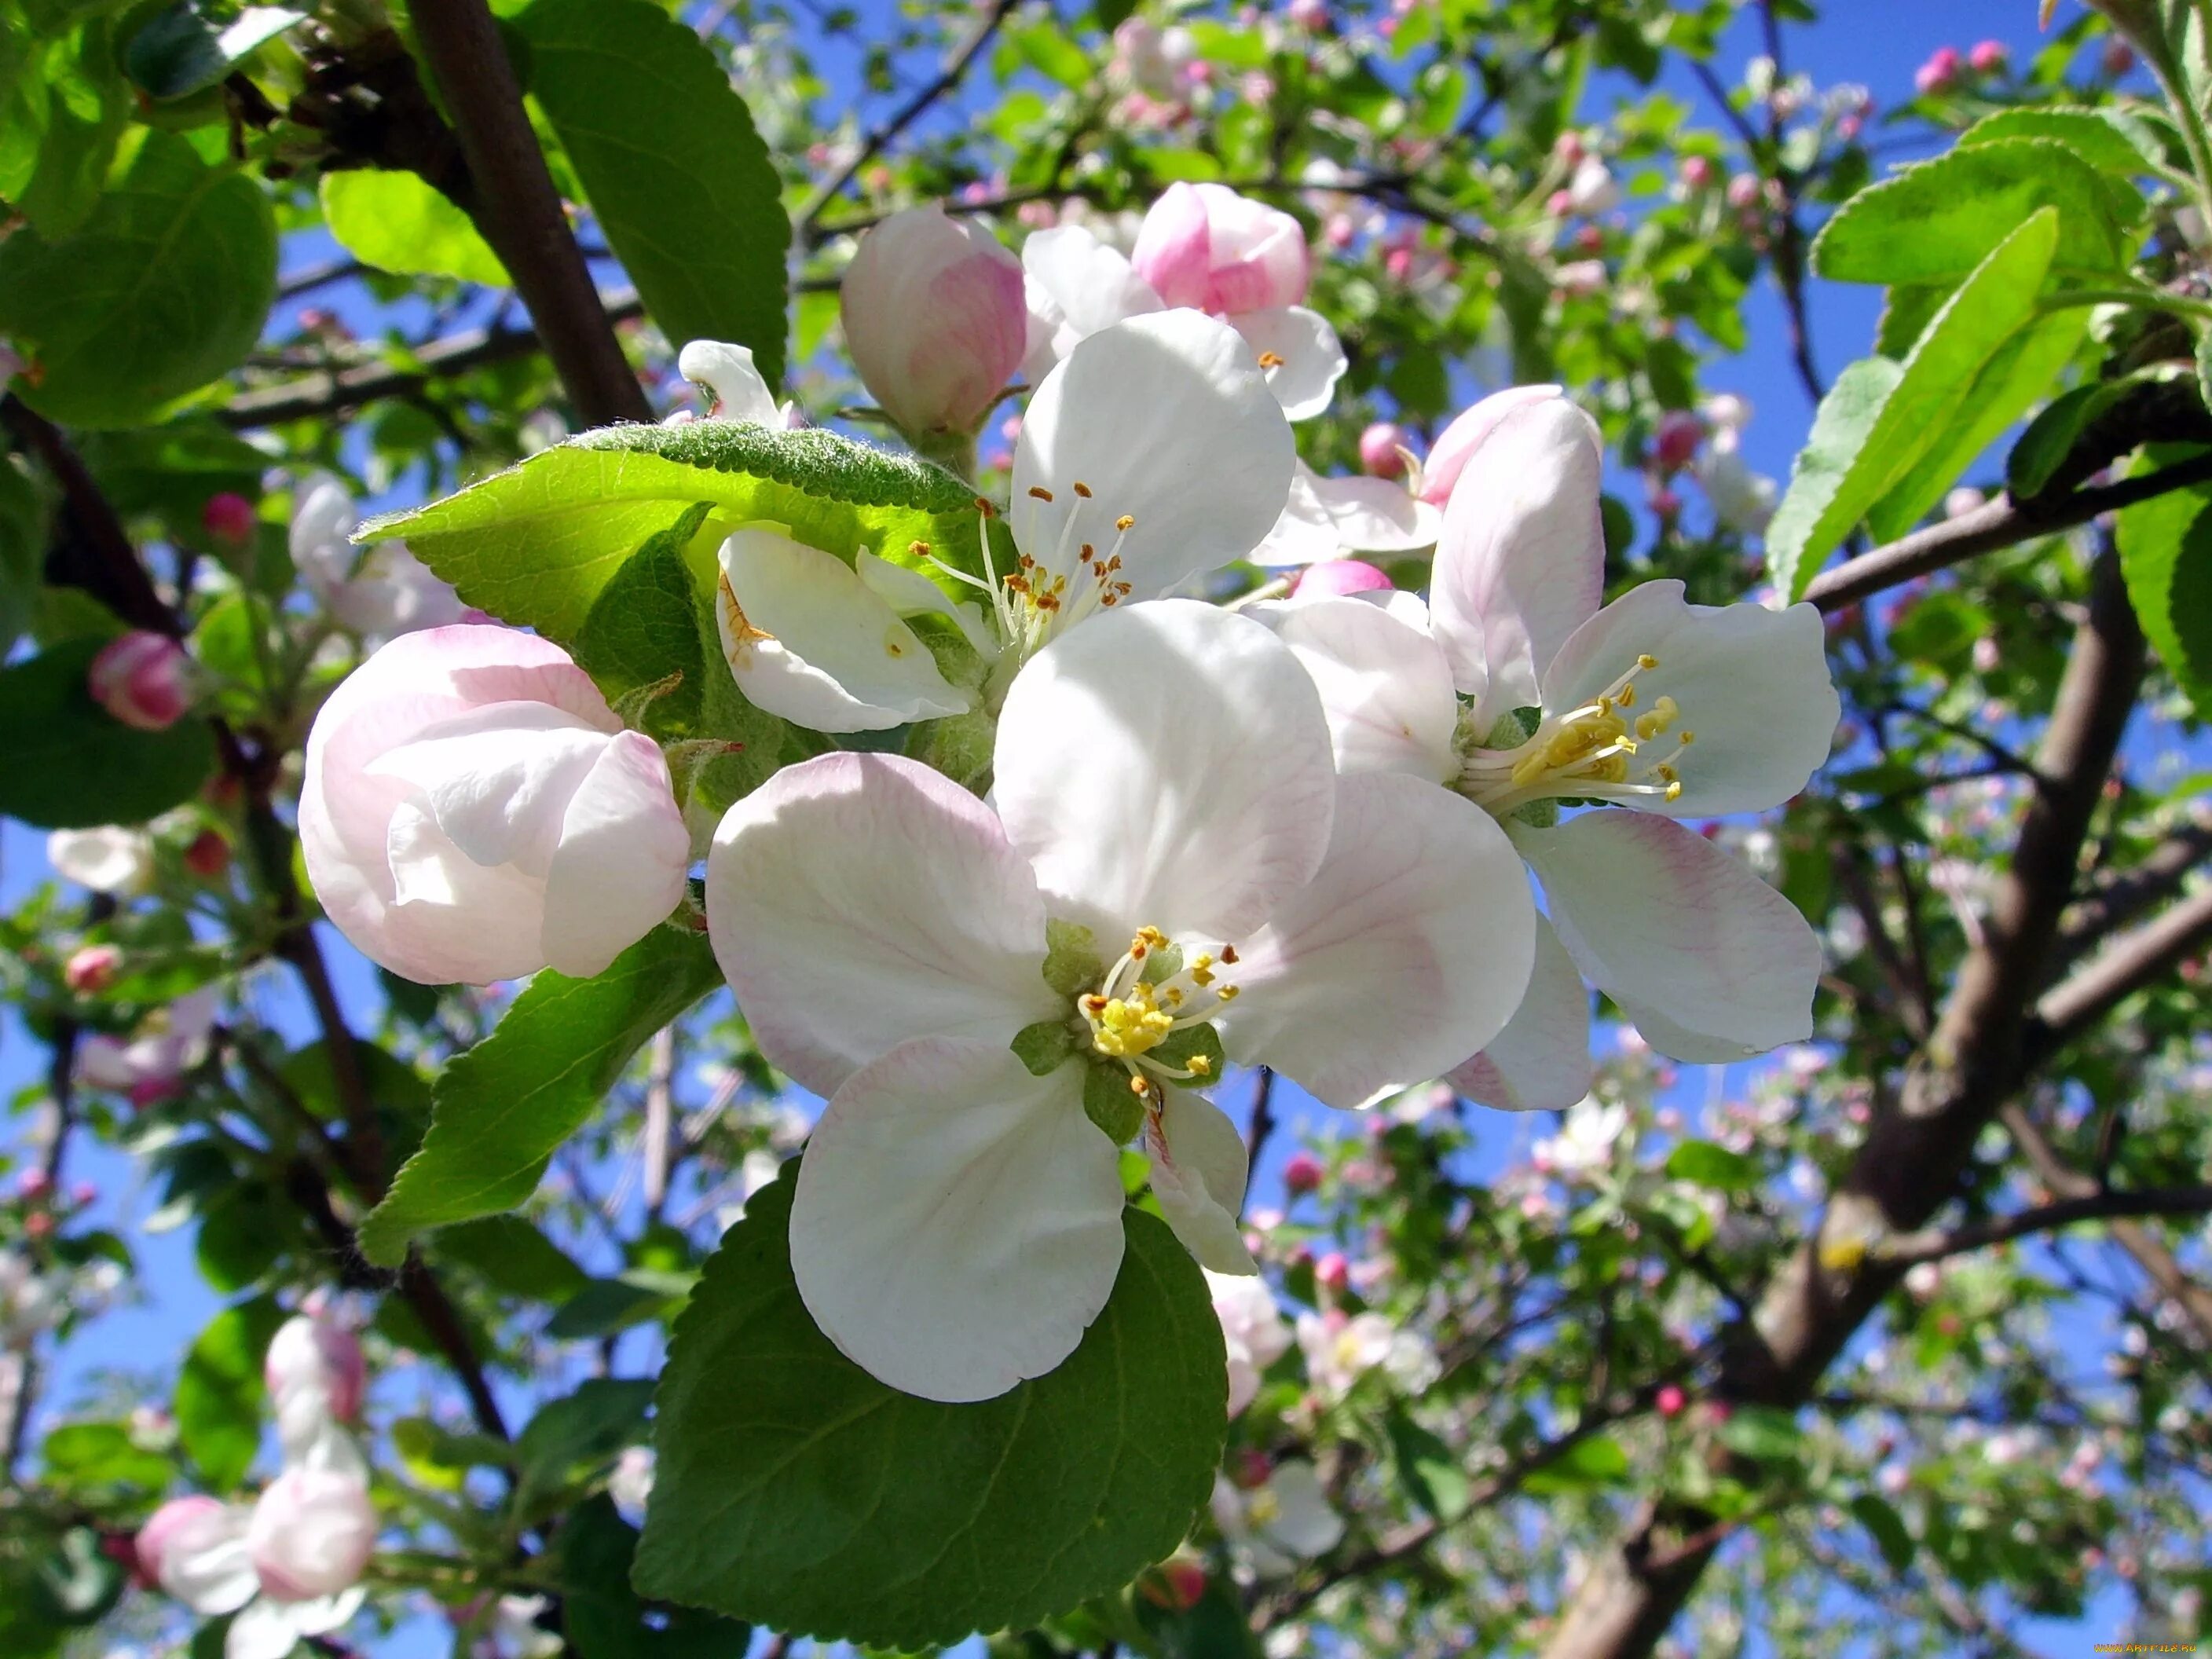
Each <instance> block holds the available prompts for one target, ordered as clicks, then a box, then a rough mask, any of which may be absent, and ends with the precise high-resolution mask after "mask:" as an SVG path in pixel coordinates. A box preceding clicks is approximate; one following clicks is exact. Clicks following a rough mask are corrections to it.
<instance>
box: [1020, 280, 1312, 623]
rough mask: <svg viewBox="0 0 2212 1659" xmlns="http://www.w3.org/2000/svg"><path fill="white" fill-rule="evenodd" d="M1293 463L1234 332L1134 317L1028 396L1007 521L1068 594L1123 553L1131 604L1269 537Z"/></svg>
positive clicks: (1076, 354)
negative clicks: (1065, 583)
mask: <svg viewBox="0 0 2212 1659" xmlns="http://www.w3.org/2000/svg"><path fill="white" fill-rule="evenodd" d="M1296 459H1297V441H1295V440H1294V439H1293V438H1292V437H1291V428H1290V422H1287V421H1286V420H1285V419H1284V418H1283V411H1282V410H1281V408H1280V407H1279V405H1278V404H1276V402H1275V399H1274V397H1273V394H1272V393H1271V392H1269V391H1268V390H1267V382H1266V380H1264V379H1262V378H1261V373H1260V366H1259V364H1258V363H1257V362H1255V360H1254V358H1253V356H1252V353H1251V350H1250V349H1249V347H1247V346H1246V345H1245V343H1244V342H1243V339H1242V338H1241V337H1239V336H1238V335H1237V331H1236V330H1234V329H1232V328H1231V327H1230V326H1229V325H1227V324H1225V323H1221V322H1217V321H1215V320H1214V319H1212V318H1211V317H1202V316H1200V315H1199V314H1198V313H1195V312H1190V311H1170V312H1164V313H1160V314H1159V315H1158V316H1154V317H1139V318H1136V319H1132V320H1131V321H1128V322H1126V323H1117V324H1115V325H1114V326H1113V327H1111V328H1109V329H1105V330H1103V331H1100V332H1099V333H1097V334H1094V335H1092V336H1091V337H1090V338H1089V339H1087V340H1085V341H1084V342H1083V343H1081V344H1079V345H1078V346H1077V347H1076V348H1075V349H1074V350H1073V351H1072V352H1070V353H1069V354H1068V356H1067V358H1066V361H1065V362H1062V363H1061V364H1060V366H1059V367H1058V368H1055V369H1054V370H1053V371H1052V373H1051V374H1048V375H1047V376H1046V377H1045V381H1044V384H1043V385H1042V386H1039V387H1038V388H1037V392H1036V397H1035V398H1031V399H1030V406H1029V409H1028V411H1027V412H1026V413H1025V414H1024V416H1022V430H1021V436H1020V437H1019V438H1018V440H1017V441H1015V445H1014V479H1013V498H1012V507H1011V508H1010V509H1009V512H1008V514H1007V518H1008V524H1009V527H1010V528H1011V529H1012V532H1013V536H1014V542H1015V544H1016V545H1017V546H1018V547H1019V548H1020V549H1021V550H1022V551H1023V552H1024V553H1025V554H1027V555H1028V556H1030V557H1031V558H1033V559H1035V560H1036V561H1037V562H1038V564H1039V565H1040V566H1041V567H1042V568H1043V569H1044V570H1045V571H1046V572H1047V573H1048V574H1052V575H1059V576H1066V577H1067V578H1068V579H1069V583H1070V587H1071V590H1077V591H1079V590H1081V589H1082V588H1084V587H1085V586H1091V585H1092V584H1091V576H1090V575H1089V574H1086V573H1085V565H1086V564H1088V563H1091V562H1096V561H1103V560H1106V559H1108V558H1109V557H1112V556H1119V557H1120V559H1121V571H1120V573H1119V579H1120V580H1123V581H1126V582H1128V583H1129V584H1131V585H1132V587H1133V592H1132V593H1131V594H1129V595H1127V597H1129V598H1134V599H1151V598H1154V597H1156V596H1157V595H1158V594H1161V593H1164V592H1167V590H1168V589H1170V587H1173V586H1175V585H1176V583H1178V582H1180V581H1182V580H1184V579H1185V578H1186V577H1188V576H1191V575H1194V574H1197V573H1198V572H1200V571H1201V570H1212V569H1216V568H1218V567H1220V566H1222V565H1225V564H1230V563H1233V562H1235V561H1237V560H1238V559H1241V558H1243V557H1244V556H1247V555H1248V554H1249V553H1250V552H1251V551H1252V550H1253V549H1254V548H1255V547H1257V546H1258V545H1259V544H1261V541H1263V540H1264V539H1266V538H1267V532H1268V530H1269V529H1270V528H1272V527H1273V525H1274V522H1275V520H1277V519H1279V517H1281V516H1282V511H1283V501H1284V499H1285V496H1286V495H1288V494H1289V491H1290V484H1291V466H1292V465H1293V464H1294V463H1295V462H1296ZM1078 486H1081V488H1078ZM1085 490H1088V491H1089V492H1090V493H1089V494H1088V495H1085V493H1084V492H1085ZM1040 492H1042V493H1040ZM1124 518H1127V520H1129V521H1130V524H1129V527H1128V529H1127V531H1123V530H1121V528H1119V525H1118V521H1119V520H1121V519H1124ZM1086 545H1088V546H1089V547H1090V548H1091V549H1092V550H1093V551H1092V553H1091V557H1090V558H1089V559H1086V558H1085V556H1084V552H1083V550H1084V548H1085V546H1086ZM1072 597H1073V593H1072V594H1071V598H1072Z"/></svg>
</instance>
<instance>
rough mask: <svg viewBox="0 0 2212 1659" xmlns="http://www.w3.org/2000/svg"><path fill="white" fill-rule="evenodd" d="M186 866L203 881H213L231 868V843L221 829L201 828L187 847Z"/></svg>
mask: <svg viewBox="0 0 2212 1659" xmlns="http://www.w3.org/2000/svg"><path fill="white" fill-rule="evenodd" d="M229 868H230V843H229V842H227V841H225V840H224V839H223V838H222V832H221V831H219V830H215V829H203V830H201V831H200V832H199V834H197V836H193V837H192V840H191V846H189V847H187V848H185V869H187V870H189V871H191V872H192V873H193V874H194V875H196V876H197V877H198V878H200V879H201V880H203V881H213V880H214V879H215V878H216V877H217V876H219V875H221V874H222V872H224V871H226V870H228V869H229Z"/></svg>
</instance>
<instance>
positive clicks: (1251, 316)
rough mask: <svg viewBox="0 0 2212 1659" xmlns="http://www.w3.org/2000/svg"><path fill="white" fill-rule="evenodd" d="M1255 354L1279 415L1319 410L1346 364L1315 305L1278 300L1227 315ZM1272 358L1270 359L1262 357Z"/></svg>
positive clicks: (1297, 417) (1299, 416)
mask: <svg viewBox="0 0 2212 1659" xmlns="http://www.w3.org/2000/svg"><path fill="white" fill-rule="evenodd" d="M1229 322H1230V323H1231V325H1232V326H1233V327H1235V329H1236V330H1237V332H1238V333H1239V334H1242V335H1243V337H1244V338H1245V340H1246V342H1247V343H1249V345H1250V346H1251V348H1252V351H1253V354H1254V355H1255V356H1257V357H1258V358H1259V359H1260V362H1261V367H1262V368H1264V369H1265V370H1266V372H1267V389H1268V390H1269V391H1271V392H1273V393H1274V394H1275V401H1276V402H1277V403H1279V404H1282V406H1283V413H1284V415H1285V416H1287V417H1289V418H1290V419H1291V420H1293V421H1304V420H1308V419H1310V418H1311V417H1312V416H1316V415H1318V414H1320V413H1322V411H1323V410H1326V409H1327V408H1328V402H1329V399H1330V398H1333V397H1334V396H1335V394H1336V383H1337V382H1338V381H1339V380H1342V379H1343V378H1344V371H1345V370H1346V369H1347V368H1350V367H1351V364H1350V362H1348V361H1347V360H1346V357H1345V355H1344V346H1343V344H1342V343H1340V341H1339V340H1338V339H1337V337H1336V331H1335V330H1334V329H1333V328H1331V327H1330V326H1329V325H1328V319H1326V318H1324V317H1323V316H1322V314H1321V313H1319V312H1317V311H1308V310H1307V309H1306V308H1305V307H1304V306H1282V307H1277V308H1276V309H1273V310H1270V311H1245V312H1240V313H1237V315H1235V316H1233V317H1231V318H1230V319H1229ZM1270 357H1273V358H1274V359H1276V361H1275V362H1273V363H1270V362H1268V359H1269V358H1270Z"/></svg>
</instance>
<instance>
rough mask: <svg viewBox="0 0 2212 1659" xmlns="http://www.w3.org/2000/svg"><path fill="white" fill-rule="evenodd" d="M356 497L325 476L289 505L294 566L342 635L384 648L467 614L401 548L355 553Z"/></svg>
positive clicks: (304, 486)
mask: <svg viewBox="0 0 2212 1659" xmlns="http://www.w3.org/2000/svg"><path fill="white" fill-rule="evenodd" d="M359 522H360V518H359V515H358V514H357V513H356V510H355V507H354V501H353V495H352V494H351V492H349V490H348V489H346V487H345V485H344V484H343V483H340V482H339V481H338V480H337V478H334V477H331V475H330V474H329V473H327V472H311V473H309V474H308V475H307V477H304V478H302V479H301V481H300V484H299V487H298V489H297V490H296V492H295V495H294V497H293V502H292V527H291V548H292V562H293V564H294V565H295V567H296V568H298V570H299V572H300V579H301V580H302V581H304V582H305V583H307V590H308V592H311V593H313V595H314V596H315V598H316V599H318V600H319V602H320V603H321V605H322V606H323V608H324V609H325V610H326V611H329V612H330V613H331V617H334V618H335V619H336V620H337V623H338V625H339V626H340V627H341V628H343V629H346V631H347V632H349V633H352V634H358V635H361V636H362V638H363V639H364V640H368V641H384V640H388V639H393V638H396V637H398V635H402V634H411V633H413V632H414V631H415V630H416V629H420V628H443V627H445V626H447V624H448V623H457V622H459V621H460V620H461V618H462V617H464V616H465V615H466V614H467V607H466V606H465V605H462V603H461V601H460V597H459V595H458V594H456V593H455V592H453V589H452V587H450V586H447V584H446V583H445V582H443V581H441V580H439V579H438V577H436V576H435V575H434V574H432V573H431V571H430V569H429V568H428V566H426V565H425V564H423V562H422V561H421V560H420V559H417V558H416V556H414V555H413V554H412V553H410V552H409V551H408V550H407V544H405V543H404V542H379V543H378V544H376V545H375V546H374V547H370V548H367V549H362V548H358V547H356V546H355V545H354V544H352V542H351V541H350V540H349V539H348V538H349V537H350V536H351V535H352V534H353V531H354V526H356V524H358V523H359Z"/></svg>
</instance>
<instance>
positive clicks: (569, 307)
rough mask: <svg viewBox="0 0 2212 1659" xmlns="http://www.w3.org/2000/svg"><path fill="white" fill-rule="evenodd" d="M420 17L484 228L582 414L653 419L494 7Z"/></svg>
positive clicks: (430, 9) (466, 6) (420, 32)
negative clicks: (572, 230) (579, 240)
mask: <svg viewBox="0 0 2212 1659" xmlns="http://www.w3.org/2000/svg"><path fill="white" fill-rule="evenodd" d="M410 15H412V17H413V18H414V21H415V30H416V38H417V39H418V40H420V41H421V42H422V53H423V57H424V58H425V60H426V61H427V63H428V68H429V70H430V73H431V76H433V78H435V80H436V82H437V83H438V88H439V90H440V91H441V92H442V93H443V94H444V95H445V102H446V108H447V112H448V113H449V114H450V115H451V117H452V118H453V125H454V128H455V130H456V131H457V133H458V135H459V138H460V141H461V150H462V153H463V154H464V155H465V156H466V157H467V158H468V164H469V175H470V178H471V181H472V185H473V192H474V196H475V206H476V214H475V216H476V221H477V228H478V229H479V230H481V231H482V232H483V237H484V240H486V241H488V242H489V243H490V244H491V246H492V251H493V252H495V253H496V254H498V255H499V258H500V263H501V264H503V265H505V266H506V267H507V274H508V275H509V276H512V277H513V279H514V287H515V291H516V292H517V293H518V294H520V295H521V296H522V302H523V304H524V305H526V306H527V307H529V309H530V317H531V320H532V322H534V323H535V324H537V325H538V334H539V336H540V337H542V338H543V339H544V342H545V349H546V350H547V352H548V353H549V354H550V356H551V357H552V359H553V367H554V368H555V369H556V370H557V371H558V372H559V374H560V376H561V382H562V385H563V386H566V387H567V388H568V397H569V399H570V401H572V402H573V403H574V404H575V406H576V413H577V414H578V416H580V417H581V418H582V420H583V421H584V422H585V423H586V424H587V425H590V426H605V425H609V424H611V423H612V422H616V421H649V420H651V419H652V418H653V410H652V408H651V407H650V405H648V404H647V402H646V398H645V391H644V388H643V387H641V386H639V385H638V382H637V376H636V374H635V373H633V372H632V371H631V368H630V366H629V360H628V359H627V358H625V357H624V356H623V349H622V342H621V341H620V340H618V339H617V338H616V337H615V331H614V329H613V327H612V326H611V325H610V324H609V323H608V321H607V314H606V310H605V306H604V305H603V304H602V303H601V301H600V299H599V290H598V289H597V288H596V287H595V286H594V285H593V283H592V272H591V268H590V266H588V265H587V264H585V262H584V254H583V250H582V249H580V248H579V247H578V246H576V239H575V238H574V236H573V235H571V234H569V231H568V216H567V214H566V213H565V212H564V211H563V210H562V205H561V195H560V192H559V191H557V190H556V189H555V188H554V185H553V175H552V174H551V173H549V172H548V171H547V170H546V167H545V156H544V152H543V151H542V150H540V149H538V136H537V134H536V133H535V132H533V131H532V130H531V126H530V118H529V116H528V115H526V113H525V112H524V111H523V107H522V89H521V88H520V86H519V85H518V84H517V83H516V81H515V78H514V69H513V65H512V64H509V63H508V62H507V48H506V46H505V45H504V44H502V43H501V40H500V38H499V26H498V24H496V23H495V21H493V20H492V15H491V10H490V8H489V7H488V6H487V5H486V4H485V3H484V0H438V3H436V4H434V5H428V6H418V7H416V8H415V9H414V10H413V12H412V13H411V14H410Z"/></svg>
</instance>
